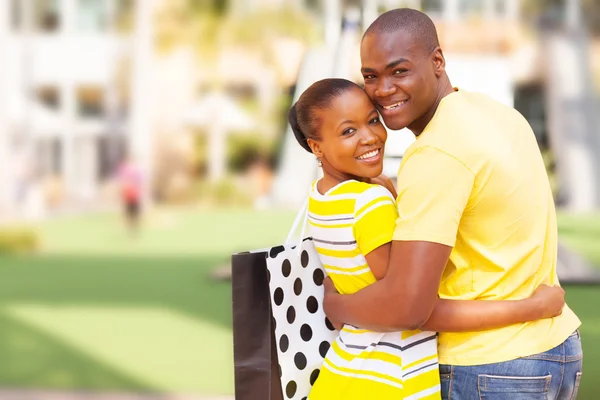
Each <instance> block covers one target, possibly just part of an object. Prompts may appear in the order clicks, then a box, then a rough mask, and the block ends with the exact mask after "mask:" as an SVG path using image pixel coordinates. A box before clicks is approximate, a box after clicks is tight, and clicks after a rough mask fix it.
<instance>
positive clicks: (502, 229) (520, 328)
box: [324, 9, 582, 400]
mask: <svg viewBox="0 0 600 400" xmlns="http://www.w3.org/2000/svg"><path fill="white" fill-rule="evenodd" d="M361 61H362V74H363V77H364V80H365V90H366V91H367V93H368V95H369V97H370V98H371V99H372V100H373V102H374V103H375V104H376V106H377V108H378V110H379V112H380V113H381V115H382V117H383V120H384V121H385V123H386V125H387V126H388V127H389V128H391V129H394V130H398V129H402V128H405V127H407V128H408V129H410V130H411V131H412V132H413V133H414V134H415V136H416V137H417V140H416V142H415V143H414V144H413V145H412V146H411V147H410V148H409V149H408V150H407V151H406V154H405V156H404V159H403V162H402V165H401V166H400V170H399V173H398V199H397V207H398V211H399V215H400V217H399V218H398V220H397V222H396V232H395V234H394V241H393V243H392V250H391V254H390V267H389V270H388V273H387V276H386V277H385V278H383V279H382V280H380V281H378V282H377V283H375V284H373V285H371V286H369V287H367V288H365V289H363V290H361V291H359V292H357V293H356V294H353V295H345V296H342V295H339V294H337V293H336V292H335V290H334V289H333V288H332V286H331V284H330V282H329V283H328V284H327V288H326V289H327V290H326V291H327V293H326V297H325V303H324V306H325V310H326V312H327V315H328V316H329V317H330V319H332V320H333V321H341V322H344V323H348V324H352V325H354V326H359V327H363V328H367V329H372V330H379V331H396V330H401V329H416V328H419V327H420V326H421V325H423V323H424V322H425V321H427V319H428V318H429V317H430V315H431V313H432V310H433V305H434V303H435V301H436V299H437V298H438V293H439V296H440V297H442V298H447V299H463V300H476V299H479V300H482V299H483V300H485V299H489V300H515V299H521V298H525V297H528V296H529V295H531V293H532V292H533V291H534V289H535V288H536V287H537V286H538V285H540V284H542V283H546V284H558V278H557V276H556V253H557V226H556V212H555V208H554V201H553V198H552V194H551V191H550V187H549V183H548V177H547V174H546V170H545V168H544V163H543V161H542V158H541V155H540V152H539V149H538V147H537V143H536V139H535V136H534V134H533V132H532V130H531V128H530V126H529V124H528V123H527V121H526V120H525V119H524V118H523V117H522V116H521V115H520V114H519V113H518V112H517V111H516V110H514V109H512V108H510V107H506V106H504V105H501V104H499V103H497V102H496V101H494V100H492V99H490V98H489V97H486V96H484V95H480V94H475V93H470V92H466V91H464V90H458V89H455V88H453V87H452V85H451V83H450V80H449V78H448V76H447V74H446V72H445V60H444V55H443V53H442V50H441V49H440V46H439V43H438V38H437V32H436V29H435V26H434V24H433V22H432V21H431V20H430V19H429V18H428V17H427V16H426V15H425V14H422V13H420V12H418V11H415V10H410V9H398V10H393V11H389V12H387V13H385V14H383V15H381V16H380V17H379V18H378V19H377V20H376V21H375V22H374V23H373V24H372V25H371V26H370V27H369V29H368V30H367V32H366V33H365V35H364V37H363V39H362V42H361ZM490 79H494V77H493V76H490ZM453 317H456V316H450V315H449V316H448V318H453ZM579 325H580V321H579V319H578V318H577V317H576V316H575V314H574V313H573V312H572V311H571V310H570V309H569V308H568V307H567V306H565V308H564V310H563V313H562V315H560V316H559V317H556V318H552V319H545V320H539V321H535V322H532V323H526V324H518V325H513V326H509V327H506V328H502V329H496V330H491V331H485V332H472V333H443V332H442V333H440V334H439V345H438V351H439V359H440V374H441V379H442V393H443V396H444V398H452V399H454V400H457V399H467V400H470V399H475V398H480V397H481V398H487V399H508V398H519V399H534V398H536V399H537V398H542V397H540V396H543V398H550V399H570V398H571V397H572V396H574V395H576V390H577V386H578V384H579V379H580V376H581V365H582V361H581V360H582V351H581V342H580V339H579V333H578V331H577V328H578V327H579ZM546 395H547V396H548V397H546Z"/></svg>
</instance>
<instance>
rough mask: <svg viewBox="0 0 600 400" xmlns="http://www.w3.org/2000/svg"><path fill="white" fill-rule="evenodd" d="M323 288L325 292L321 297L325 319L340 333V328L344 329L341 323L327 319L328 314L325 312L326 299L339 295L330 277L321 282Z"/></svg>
mask: <svg viewBox="0 0 600 400" xmlns="http://www.w3.org/2000/svg"><path fill="white" fill-rule="evenodd" d="M323 288H324V291H325V294H324V297H323V309H324V311H325V315H326V316H327V319H329V322H331V324H332V325H333V327H334V328H335V329H336V330H338V331H341V330H342V328H343V327H344V324H343V323H342V322H338V321H335V320H332V319H331V318H330V317H329V313H328V312H327V303H328V301H327V300H328V299H329V298H331V296H336V295H339V294H340V293H339V292H338V291H337V289H336V288H335V285H334V284H333V281H332V280H331V278H330V277H326V278H325V279H324V280H323Z"/></svg>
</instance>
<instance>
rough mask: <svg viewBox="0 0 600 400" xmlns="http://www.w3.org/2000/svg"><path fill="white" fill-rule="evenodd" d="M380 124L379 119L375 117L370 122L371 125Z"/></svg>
mask: <svg viewBox="0 0 600 400" xmlns="http://www.w3.org/2000/svg"><path fill="white" fill-rule="evenodd" d="M378 123H379V117H375V118H373V119H372V120H370V121H369V124H370V125H376V124H378Z"/></svg>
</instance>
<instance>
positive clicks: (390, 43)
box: [360, 31, 443, 130]
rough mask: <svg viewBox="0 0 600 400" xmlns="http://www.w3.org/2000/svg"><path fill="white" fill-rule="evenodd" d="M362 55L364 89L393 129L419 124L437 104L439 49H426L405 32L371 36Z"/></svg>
mask: <svg viewBox="0 0 600 400" xmlns="http://www.w3.org/2000/svg"><path fill="white" fill-rule="evenodd" d="M360 56H361V63H362V68H361V72H362V75H363V78H364V80H365V90H366V92H367V94H368V95H369V97H370V98H371V100H372V101H373V103H375V105H376V107H377V111H379V112H380V113H381V116H382V117H383V120H384V121H385V124H386V125H387V126H388V127H389V128H390V129H393V130H399V129H402V128H406V127H408V128H411V126H412V125H415V124H416V125H419V121H420V120H421V118H422V117H424V116H426V115H427V114H428V113H429V112H430V110H431V108H432V107H433V106H434V104H435V102H436V98H437V83H438V77H439V71H440V66H441V70H443V56H442V55H441V51H440V50H439V48H438V49H436V50H434V51H433V52H432V51H431V50H428V49H424V48H423V46H422V45H421V44H420V43H419V41H417V40H415V39H414V38H413V36H412V35H411V34H409V33H405V32H403V31H398V32H395V33H370V34H367V35H366V36H365V37H364V38H363V40H362V42H361V46H360ZM440 57H441V64H442V65H440ZM423 128H424V127H423Z"/></svg>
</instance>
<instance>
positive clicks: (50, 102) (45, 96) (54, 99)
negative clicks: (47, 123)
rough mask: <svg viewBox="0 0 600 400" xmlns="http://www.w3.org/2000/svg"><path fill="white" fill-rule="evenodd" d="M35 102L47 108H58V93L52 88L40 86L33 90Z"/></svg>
mask: <svg viewBox="0 0 600 400" xmlns="http://www.w3.org/2000/svg"><path fill="white" fill-rule="evenodd" d="M35 96H36V98H37V100H38V101H39V102H40V103H41V104H43V105H45V106H46V107H48V108H51V109H53V110H58V109H59V108H60V91H59V90H58V88H57V87H54V86H42V87H39V88H37V89H36V90H35Z"/></svg>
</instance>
